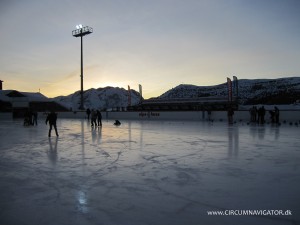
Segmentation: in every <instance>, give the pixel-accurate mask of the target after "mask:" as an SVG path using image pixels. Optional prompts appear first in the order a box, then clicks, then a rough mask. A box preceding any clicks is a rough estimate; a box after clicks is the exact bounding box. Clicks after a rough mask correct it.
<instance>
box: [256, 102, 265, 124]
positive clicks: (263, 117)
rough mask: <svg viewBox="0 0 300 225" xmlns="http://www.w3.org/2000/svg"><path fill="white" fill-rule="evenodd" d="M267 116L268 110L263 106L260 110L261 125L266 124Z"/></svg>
mask: <svg viewBox="0 0 300 225" xmlns="http://www.w3.org/2000/svg"><path fill="white" fill-rule="evenodd" d="M265 114H266V110H265V107H264V106H262V107H260V108H259V109H258V120H259V123H260V124H264V123H265Z"/></svg>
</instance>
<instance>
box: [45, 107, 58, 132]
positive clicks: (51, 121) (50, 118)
mask: <svg viewBox="0 0 300 225" xmlns="http://www.w3.org/2000/svg"><path fill="white" fill-rule="evenodd" d="M56 120H57V114H56V113H55V112H51V113H50V114H49V115H48V116H47V118H46V124H47V123H48V122H49V126H50V127H49V133H48V137H51V130H52V126H53V127H54V130H55V134H56V136H57V137H58V133H57V127H56Z"/></svg>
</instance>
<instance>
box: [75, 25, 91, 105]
mask: <svg viewBox="0 0 300 225" xmlns="http://www.w3.org/2000/svg"><path fill="white" fill-rule="evenodd" d="M76 28H77V29H76V30H73V31H72V35H73V36H74V37H80V40H81V63H80V65H81V74H80V77H81V90H80V107H79V109H84V106H83V54H82V37H83V36H85V35H88V34H91V33H93V28H91V27H88V26H85V27H83V26H82V25H81V24H79V25H76Z"/></svg>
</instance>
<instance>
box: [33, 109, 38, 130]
mask: <svg viewBox="0 0 300 225" xmlns="http://www.w3.org/2000/svg"><path fill="white" fill-rule="evenodd" d="M32 115H33V125H34V124H35V125H36V126H37V118H38V113H37V112H36V111H34V112H33V113H32Z"/></svg>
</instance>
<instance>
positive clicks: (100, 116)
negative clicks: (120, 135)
mask: <svg viewBox="0 0 300 225" xmlns="http://www.w3.org/2000/svg"><path fill="white" fill-rule="evenodd" d="M97 122H98V127H100V126H101V127H102V115H101V112H100V110H97Z"/></svg>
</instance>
